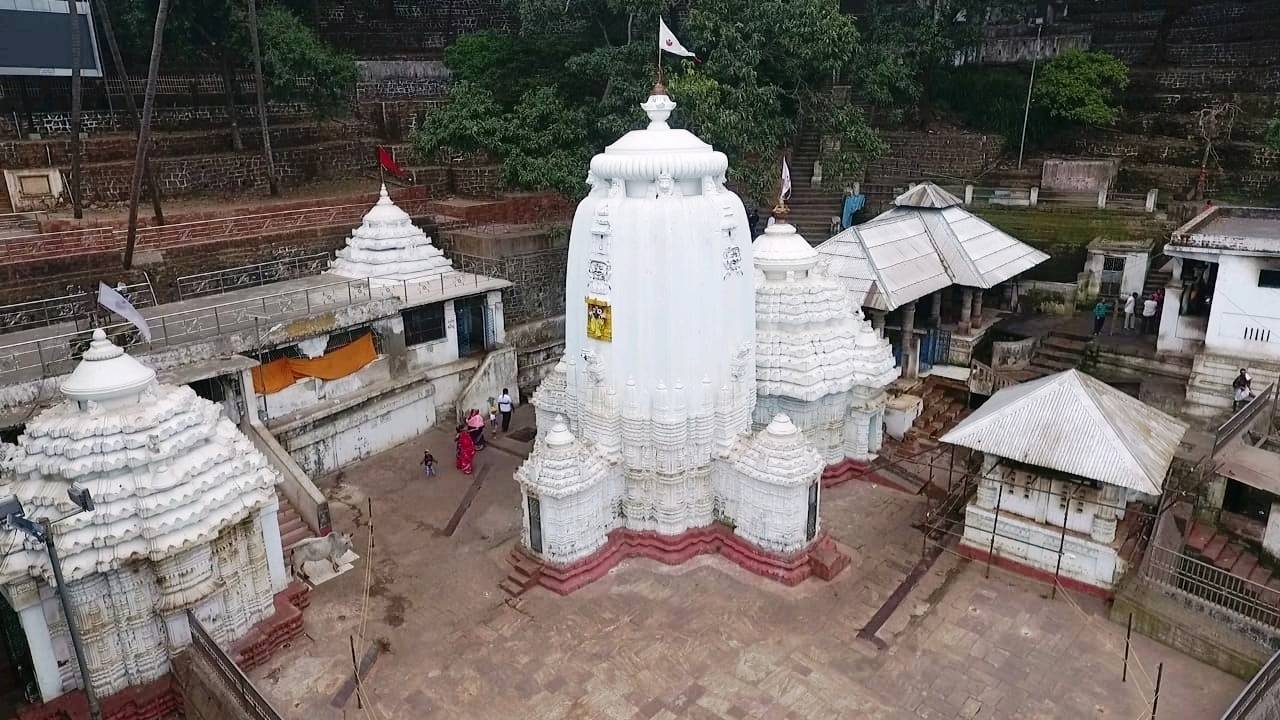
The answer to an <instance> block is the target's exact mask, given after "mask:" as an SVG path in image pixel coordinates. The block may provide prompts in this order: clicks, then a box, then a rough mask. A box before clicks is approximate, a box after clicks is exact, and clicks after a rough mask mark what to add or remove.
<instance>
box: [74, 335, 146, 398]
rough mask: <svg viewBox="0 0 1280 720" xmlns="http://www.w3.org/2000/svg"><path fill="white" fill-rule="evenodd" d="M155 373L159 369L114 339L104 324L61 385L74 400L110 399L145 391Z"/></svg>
mask: <svg viewBox="0 0 1280 720" xmlns="http://www.w3.org/2000/svg"><path fill="white" fill-rule="evenodd" d="M155 377H156V371H155V370H152V369H151V368H149V367H147V366H145V365H143V364H142V363H140V362H138V361H137V360H135V359H133V358H132V357H131V356H129V355H128V354H127V353H125V351H124V349H122V348H121V347H120V346H118V345H116V344H115V343H113V342H111V340H109V339H108V338H107V333H106V332H105V331H103V329H102V328H95V329H94V331H93V339H92V340H91V341H90V342H89V349H88V350H85V352H84V355H82V356H81V358H80V364H79V365H76V368H75V370H73V371H71V375H69V376H68V377H67V378H66V379H65V380H63V381H62V383H61V385H60V389H61V390H62V394H63V395H66V396H67V397H69V398H71V399H72V400H80V401H88V400H110V399H113V398H119V397H126V396H129V395H135V394H137V393H140V392H142V390H143V389H144V388H145V387H146V386H147V385H150V384H151V381H153V380H155Z"/></svg>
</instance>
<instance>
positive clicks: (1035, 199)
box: [1027, 186, 1040, 207]
mask: <svg viewBox="0 0 1280 720" xmlns="http://www.w3.org/2000/svg"><path fill="white" fill-rule="evenodd" d="M1027 204H1028V205H1030V206H1031V207H1035V206H1037V205H1039V204H1040V188H1039V187H1034V186H1033V187H1032V188H1031V194H1030V195H1028V196H1027Z"/></svg>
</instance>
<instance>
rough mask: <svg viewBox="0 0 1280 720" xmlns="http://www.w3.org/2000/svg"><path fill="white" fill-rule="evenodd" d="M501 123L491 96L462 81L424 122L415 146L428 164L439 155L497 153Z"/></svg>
mask: <svg viewBox="0 0 1280 720" xmlns="http://www.w3.org/2000/svg"><path fill="white" fill-rule="evenodd" d="M503 120H504V117H503V112H502V106H501V105H499V104H498V102H497V100H495V99H494V97H493V93H492V92H490V91H489V89H488V88H486V87H483V86H480V85H477V84H476V83H473V82H468V81H465V80H464V81H462V82H458V83H454V85H453V87H451V88H450V89H449V101H448V102H447V103H446V104H445V105H444V106H443V107H441V108H440V109H438V110H436V111H434V112H432V113H431V114H430V115H428V116H427V118H426V120H424V121H423V123H422V125H421V126H420V127H419V128H418V132H417V134H415V135H414V138H413V142H414V146H415V147H416V148H417V151H418V154H419V155H420V156H421V157H422V158H423V159H424V160H428V161H429V160H430V159H431V158H436V157H438V156H440V155H441V154H445V155H451V154H456V153H465V154H474V153H497V152H498V151H499V150H501V149H502V124H503Z"/></svg>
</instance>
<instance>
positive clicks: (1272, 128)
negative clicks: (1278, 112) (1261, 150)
mask: <svg viewBox="0 0 1280 720" xmlns="http://www.w3.org/2000/svg"><path fill="white" fill-rule="evenodd" d="M1263 142H1265V143H1266V144H1267V146H1268V147H1270V148H1272V149H1273V150H1280V116H1276V117H1274V118H1272V119H1271V122H1270V123H1268V124H1267V134H1266V135H1265V136H1264V137H1263Z"/></svg>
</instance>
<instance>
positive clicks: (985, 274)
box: [818, 183, 1049, 310]
mask: <svg viewBox="0 0 1280 720" xmlns="http://www.w3.org/2000/svg"><path fill="white" fill-rule="evenodd" d="M922 188H924V190H921V189H922ZM929 188H932V189H934V190H937V191H938V192H939V193H942V194H943V195H947V196H948V197H952V198H953V199H954V196H951V195H949V194H948V193H946V191H944V190H942V189H941V188H938V187H937V186H936V185H933V184H932V183H923V184H921V185H917V186H916V187H915V188H913V189H912V192H915V191H921V192H922V193H923V194H926V195H927V194H928V193H929V190H928V189H929ZM903 197H905V195H904V196H903ZM899 199H901V197H900V198H899ZM938 202H943V200H938ZM818 252H820V253H822V254H824V255H826V256H828V257H829V258H830V260H831V268H832V270H833V271H834V272H835V273H836V274H837V275H839V276H840V277H841V278H843V279H844V280H845V284H846V285H847V286H848V287H849V289H850V290H851V291H852V292H853V293H854V295H855V296H856V297H859V298H866V299H865V300H864V301H863V305H864V306H866V307H872V308H876V309H879V310H893V309H896V308H898V307H900V306H902V305H904V304H906V303H908V302H911V301H912V300H918V299H920V298H922V297H924V296H925V295H928V294H929V293H931V292H933V291H935V290H940V289H942V288H945V287H947V286H949V285H964V286H967V287H974V288H983V289H986V288H990V287H994V286H995V285H997V284H999V283H1002V282H1004V281H1005V280H1008V279H1009V278H1012V277H1014V276H1015V275H1018V274H1019V273H1022V272H1025V271H1027V270H1029V269H1031V268H1033V267H1035V266H1036V265H1039V264H1040V263H1042V262H1044V261H1045V260H1048V259H1049V256H1048V255H1046V254H1045V253H1043V252H1041V251H1039V250H1037V249H1035V248H1033V247H1031V246H1030V245H1027V244H1026V243H1023V242H1021V241H1019V240H1018V239H1017V238H1014V237H1012V236H1011V235H1008V234H1007V233H1005V232H1003V231H1001V230H999V229H997V228H996V227H994V226H992V225H991V224H990V223H988V222H986V221H985V220H983V219H982V218H979V217H976V216H975V215H973V214H972V213H970V212H969V211H968V210H965V209H964V208H962V207H959V206H946V207H943V208H917V207H894V208H890V209H889V210H888V211H886V212H884V213H881V214H880V215H879V216H877V217H876V218H875V219H874V220H871V221H870V222H866V223H863V224H861V225H855V226H853V227H851V228H848V229H846V230H844V231H843V232H841V233H840V234H838V235H836V236H835V237H833V238H831V239H830V240H828V241H826V242H824V243H822V244H821V245H819V246H818Z"/></svg>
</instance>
